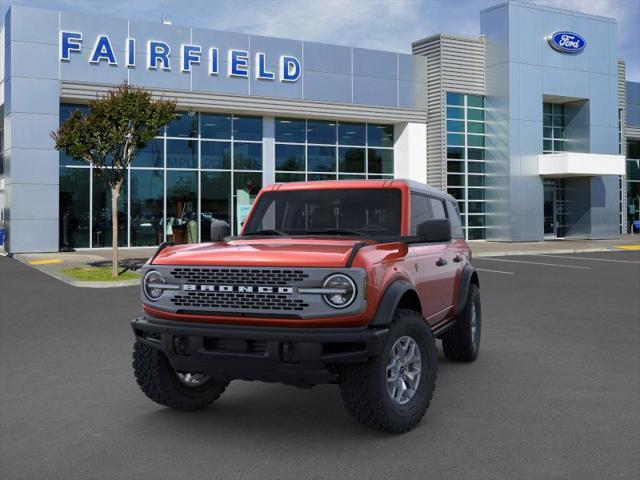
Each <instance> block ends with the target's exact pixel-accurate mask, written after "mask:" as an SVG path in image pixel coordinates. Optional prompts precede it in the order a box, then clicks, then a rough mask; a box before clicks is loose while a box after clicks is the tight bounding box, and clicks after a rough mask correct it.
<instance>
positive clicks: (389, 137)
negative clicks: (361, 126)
mask: <svg viewBox="0 0 640 480" xmlns="http://www.w3.org/2000/svg"><path fill="white" fill-rule="evenodd" d="M393 144H394V134H393V125H379V124H375V123H369V124H368V125H367V145H368V146H370V147H389V148H391V147H393Z"/></svg>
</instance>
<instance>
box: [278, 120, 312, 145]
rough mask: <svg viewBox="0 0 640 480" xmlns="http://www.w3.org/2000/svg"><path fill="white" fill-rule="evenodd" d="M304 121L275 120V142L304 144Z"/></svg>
mask: <svg viewBox="0 0 640 480" xmlns="http://www.w3.org/2000/svg"><path fill="white" fill-rule="evenodd" d="M305 132H306V127H305V121H304V120H300V119H298V118H276V142H290V143H304V142H305V139H306V136H305Z"/></svg>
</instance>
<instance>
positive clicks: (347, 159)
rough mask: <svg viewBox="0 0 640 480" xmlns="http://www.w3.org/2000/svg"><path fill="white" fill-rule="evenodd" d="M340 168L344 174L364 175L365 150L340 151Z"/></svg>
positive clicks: (341, 149) (350, 149) (347, 149)
mask: <svg viewBox="0 0 640 480" xmlns="http://www.w3.org/2000/svg"><path fill="white" fill-rule="evenodd" d="M338 155H339V157H338V168H339V170H340V172H344V173H364V167H365V161H364V157H365V149H364V148H344V147H341V148H340V149H339V151H338Z"/></svg>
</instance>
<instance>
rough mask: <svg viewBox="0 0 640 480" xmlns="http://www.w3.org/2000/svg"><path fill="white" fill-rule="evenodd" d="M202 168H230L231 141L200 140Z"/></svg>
mask: <svg viewBox="0 0 640 480" xmlns="http://www.w3.org/2000/svg"><path fill="white" fill-rule="evenodd" d="M200 155H201V158H200V162H201V168H212V169H230V168H231V142H207V141H204V140H203V141H201V142H200Z"/></svg>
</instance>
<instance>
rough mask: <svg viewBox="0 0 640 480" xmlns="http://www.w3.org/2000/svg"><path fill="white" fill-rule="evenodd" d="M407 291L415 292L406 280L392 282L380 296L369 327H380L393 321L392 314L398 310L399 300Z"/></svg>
mask: <svg viewBox="0 0 640 480" xmlns="http://www.w3.org/2000/svg"><path fill="white" fill-rule="evenodd" d="M409 290H412V291H414V292H415V288H414V287H413V285H411V283H409V282H407V281H406V280H394V281H393V282H392V283H391V285H389V286H388V287H387V289H386V290H385V292H384V293H383V294H382V298H381V299H380V303H378V310H377V311H376V315H375V317H373V321H372V322H371V323H370V324H369V326H371V327H382V326H385V325H389V324H390V323H391V321H392V320H393V314H394V313H395V311H396V309H397V308H398V304H399V303H400V299H401V298H402V296H403V295H404V294H405V293H407V292H408V291H409Z"/></svg>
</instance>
